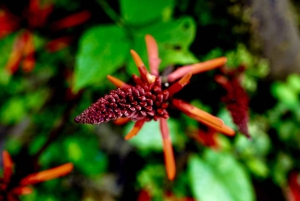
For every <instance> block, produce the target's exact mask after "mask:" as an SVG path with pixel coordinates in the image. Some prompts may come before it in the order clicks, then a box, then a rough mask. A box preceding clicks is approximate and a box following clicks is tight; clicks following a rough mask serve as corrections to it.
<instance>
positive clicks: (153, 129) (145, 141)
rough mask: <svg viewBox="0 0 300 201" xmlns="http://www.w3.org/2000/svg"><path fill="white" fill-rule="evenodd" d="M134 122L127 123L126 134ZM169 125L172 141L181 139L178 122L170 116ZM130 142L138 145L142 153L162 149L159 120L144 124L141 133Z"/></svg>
mask: <svg viewBox="0 0 300 201" xmlns="http://www.w3.org/2000/svg"><path fill="white" fill-rule="evenodd" d="M133 124H134V123H129V124H127V125H126V128H125V129H124V130H125V134H127V133H128V132H129V131H130V130H131V129H132V128H133ZM168 126H169V131H170V135H171V139H172V142H175V141H179V140H180V137H179V136H178V135H176V134H177V133H178V124H177V122H176V121H175V120H174V119H172V118H170V119H168ZM129 143H130V144H132V145H134V146H135V147H137V148H138V149H139V150H140V152H141V153H142V154H147V153H148V152H150V151H162V137H161V132H160V128H159V122H156V121H149V122H146V123H145V124H144V126H143V127H142V129H141V130H140V131H139V133H138V134H137V135H136V136H134V137H133V138H132V139H130V140H129Z"/></svg>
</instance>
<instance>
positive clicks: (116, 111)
mask: <svg viewBox="0 0 300 201" xmlns="http://www.w3.org/2000/svg"><path fill="white" fill-rule="evenodd" d="M146 44H147V50H148V57H149V64H150V73H149V72H148V70H147V69H146V67H145V65H144V63H143V62H142V60H141V58H140V57H139V55H138V54H137V53H136V52H135V51H134V50H131V54H132V56H133V59H134V62H135V64H136V65H137V67H138V70H139V72H140V77H138V76H136V75H133V80H134V82H135V85H134V86H131V85H129V84H126V83H124V82H122V81H121V80H119V79H117V78H114V77H112V76H107V78H108V79H109V80H110V81H111V82H112V83H113V84H115V85H116V86H117V87H118V89H117V90H113V91H111V92H110V93H109V94H108V95H105V96H104V97H102V98H100V99H98V101H97V102H96V103H94V104H92V105H91V106H90V107H89V108H88V109H86V110H85V111H84V112H83V113H82V114H80V115H79V116H77V117H76V118H75V122H77V123H88V124H99V123H102V122H107V121H110V120H119V119H121V121H128V120H132V121H135V122H136V123H135V125H134V127H133V129H132V130H131V131H130V132H129V133H128V134H127V135H126V137H125V139H126V140H128V139H130V138H132V137H133V136H135V135H136V134H137V133H138V132H139V130H140V129H141V128H142V126H143V125H144V123H145V122H146V121H151V120H155V121H156V120H159V124H160V130H161V134H162V138H163V148H164V155H165V165H166V171H167V175H168V178H169V179H170V180H173V179H174V177H175V172H176V170H175V161H174V156H173V149H172V144H171V139H170V135H169V129H168V125H167V119H168V118H169V113H168V108H169V107H170V105H172V106H173V107H175V108H177V109H179V110H181V111H182V112H183V113H185V114H186V115H188V116H190V117H191V118H194V119H196V120H198V121H199V122H201V123H203V124H205V125H207V126H209V127H211V128H213V129H214V130H216V131H219V132H222V133H224V134H227V135H229V136H232V135H234V133H235V132H234V130H232V129H231V128H229V127H228V126H226V125H224V122H223V121H222V120H221V119H219V118H217V117H214V116H212V115H210V114H208V113H207V112H204V111H202V110H200V109H198V108H196V107H194V106H192V105H190V104H188V103H186V102H184V101H182V100H179V99H175V98H173V95H174V94H175V93H177V92H178V91H180V90H181V89H182V88H183V87H184V86H185V85H186V84H188V82H189V80H190V78H191V76H192V74H195V73H199V72H203V71H205V70H209V69H213V68H216V67H219V66H222V65H224V64H225V62H226V58H223V57H222V58H218V59H214V60H211V61H207V62H204V63H199V64H194V65H189V66H184V67H181V68H179V69H177V70H176V71H174V72H173V73H171V74H169V75H168V76H167V77H164V78H161V77H160V76H159V73H158V67H159V63H160V59H159V58H158V48H157V44H156V41H155V40H154V38H153V37H152V36H150V35H147V36H146ZM178 79H179V80H178ZM162 80H168V81H169V82H170V83H173V84H172V85H171V86H170V87H169V88H167V89H163V88H162ZM176 80H178V81H176ZM174 81H176V82H174ZM124 118H125V119H124Z"/></svg>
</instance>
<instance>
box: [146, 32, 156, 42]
mask: <svg viewBox="0 0 300 201" xmlns="http://www.w3.org/2000/svg"><path fill="white" fill-rule="evenodd" d="M145 38H146V41H151V40H152V41H155V39H154V38H153V36H152V35H150V34H146V36H145Z"/></svg>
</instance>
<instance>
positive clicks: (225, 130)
mask: <svg viewBox="0 0 300 201" xmlns="http://www.w3.org/2000/svg"><path fill="white" fill-rule="evenodd" d="M217 131H218V132H220V133H223V134H225V135H228V136H234V135H235V131H234V130H233V129H232V128H230V127H229V126H227V125H224V126H223V127H222V128H219V129H218V130H217Z"/></svg>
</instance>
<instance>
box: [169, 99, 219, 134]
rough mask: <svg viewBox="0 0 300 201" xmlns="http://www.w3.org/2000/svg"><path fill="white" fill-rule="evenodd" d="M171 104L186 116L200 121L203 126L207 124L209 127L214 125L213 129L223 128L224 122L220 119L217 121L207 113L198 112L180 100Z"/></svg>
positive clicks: (198, 110) (175, 100)
mask: <svg viewBox="0 0 300 201" xmlns="http://www.w3.org/2000/svg"><path fill="white" fill-rule="evenodd" d="M172 103H173V105H174V106H175V107H177V108H178V109H179V110H181V111H182V112H184V113H185V114H186V115H188V116H190V117H192V118H194V119H196V120H198V121H201V122H202V123H204V124H207V125H209V126H210V125H215V127H218V128H222V127H223V126H224V122H223V121H222V120H221V119H219V118H217V117H215V116H213V115H211V114H209V113H207V112H204V111H203V110H200V109H198V108H196V107H194V106H193V105H190V104H188V103H186V102H184V101H182V100H178V99H173V100H172Z"/></svg>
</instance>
